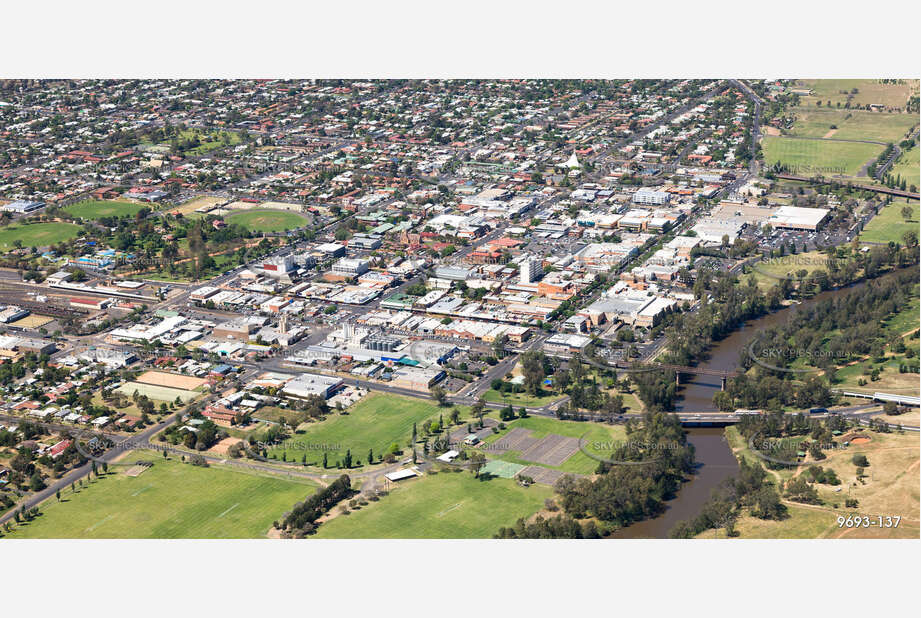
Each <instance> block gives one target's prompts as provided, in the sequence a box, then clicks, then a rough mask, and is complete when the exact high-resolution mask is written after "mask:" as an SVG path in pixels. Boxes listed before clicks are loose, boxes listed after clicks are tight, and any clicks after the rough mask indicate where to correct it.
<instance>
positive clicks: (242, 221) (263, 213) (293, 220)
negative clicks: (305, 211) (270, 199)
mask: <svg viewBox="0 0 921 618" xmlns="http://www.w3.org/2000/svg"><path fill="white" fill-rule="evenodd" d="M224 220H225V221H226V222H227V223H236V224H238V225H242V226H243V227H245V228H246V229H248V230H249V231H251V232H283V231H285V230H293V229H295V228H299V227H303V226H304V225H306V224H307V219H306V218H305V217H303V216H301V215H299V214H297V213H296V212H290V211H287V210H241V211H239V212H235V213H233V214H231V215H227V216H226V217H224Z"/></svg>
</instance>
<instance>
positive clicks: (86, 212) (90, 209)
mask: <svg viewBox="0 0 921 618" xmlns="http://www.w3.org/2000/svg"><path fill="white" fill-rule="evenodd" d="M142 208H145V206H144V205H143V204H133V203H131V202H119V201H110V200H87V201H85V202H78V203H76V204H71V205H70V206H67V207H66V208H64V210H65V211H67V212H68V213H70V214H71V215H73V216H74V217H80V218H81V219H89V220H95V219H102V218H103V217H133V216H134V215H135V214H137V212H138V211H139V210H140V209H142ZM148 208H149V206H148Z"/></svg>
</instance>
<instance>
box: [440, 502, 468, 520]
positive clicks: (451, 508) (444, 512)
mask: <svg viewBox="0 0 921 618" xmlns="http://www.w3.org/2000/svg"><path fill="white" fill-rule="evenodd" d="M463 504H464V503H463V502H458V503H457V504H454V505H451V506H449V507H448V508H446V509H445V510H443V511H442V512H440V513H438V514H436V515H435V517H442V516H444V515H446V514H447V513H450V512H451V511H453V510H454V509H456V508H460V507H461V505H463Z"/></svg>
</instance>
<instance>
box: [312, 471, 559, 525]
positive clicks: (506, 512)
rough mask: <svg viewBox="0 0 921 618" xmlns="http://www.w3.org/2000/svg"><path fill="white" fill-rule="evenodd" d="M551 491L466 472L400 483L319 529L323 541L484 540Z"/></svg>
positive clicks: (539, 504) (525, 513)
mask: <svg viewBox="0 0 921 618" xmlns="http://www.w3.org/2000/svg"><path fill="white" fill-rule="evenodd" d="M552 494H553V491H552V490H551V489H550V488H549V487H543V486H540V485H532V486H531V487H527V488H524V487H520V486H519V485H518V484H517V483H516V482H515V481H514V480H512V479H502V478H494V477H493V478H489V479H488V480H479V479H476V478H474V476H473V474H472V473H471V472H469V471H462V472H441V473H439V474H437V475H426V476H425V477H424V478H421V479H414V480H409V481H403V484H402V485H399V486H397V487H396V488H395V489H393V491H391V492H390V495H388V496H385V497H383V498H381V499H380V501H378V502H371V503H369V504H368V505H367V506H365V507H363V508H362V509H361V510H360V511H353V512H352V513H351V514H349V515H339V516H337V517H336V518H334V519H332V520H330V521H328V522H326V523H324V524H322V525H321V526H320V528H319V533H318V534H317V537H318V538H321V539H323V538H326V539H420V538H421V539H459V538H463V539H484V538H485V539H488V538H492V536H493V535H494V534H495V533H496V532H498V530H499V528H500V527H502V526H511V525H514V523H515V522H516V521H517V520H518V518H519V517H530V516H531V515H532V514H534V513H536V512H537V511H538V510H539V509H541V508H542V507H543V505H544V500H545V499H546V498H549V497H551V495H552Z"/></svg>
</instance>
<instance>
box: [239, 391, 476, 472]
mask: <svg viewBox="0 0 921 618" xmlns="http://www.w3.org/2000/svg"><path fill="white" fill-rule="evenodd" d="M449 413H450V408H439V407H438V406H437V405H436V404H435V403H434V402H433V401H426V400H424V399H414V398H411V397H400V396H398V395H390V394H384V393H370V394H369V395H367V396H365V397H364V398H363V399H362V400H361V401H359V402H358V403H356V404H355V405H353V406H352V407H351V408H349V409H348V414H337V413H335V412H333V413H332V414H330V415H329V416H328V417H327V418H326V419H325V420H322V421H319V422H316V423H312V424H309V425H307V426H306V428H305V429H304V430H303V431H302V432H299V433H297V434H295V435H293V436H291V438H290V439H289V440H288V441H287V442H286V443H285V444H284V445H282V446H279V447H276V448H274V449H272V450H270V451H269V455H275V456H276V457H278V458H280V457H281V456H282V453H286V455H287V459H288V460H289V461H291V460H294V461H301V457H302V456H303V455H305V454H306V455H307V462H308V463H314V464H320V463H321V462H322V460H323V453H324V452H325V453H326V454H327V456H328V459H329V463H330V465H334V464H335V462H336V461H337V460H339V459H340V458H342V457H343V456H344V455H345V452H346V450H347V449H351V451H352V458H353V459H355V460H359V459H360V460H362V461H367V457H368V449H374V457H375V460H376V459H377V458H378V457H380V455H382V454H383V453H384V451H385V450H386V449H387V448H388V447H389V446H390V445H391V444H392V443H394V442H396V443H397V444H398V445H399V446H400V448H401V449H406V448H407V446H406V445H407V442H408V441H409V439H410V437H411V436H412V430H413V423H416V424H417V430H418V435H419V436H420V437H421V435H422V430H421V426H422V422H423V421H424V420H426V419H429V418H434V419H435V420H436V421H437V420H438V415H439V414H443V415H444V420H445V422H446V423H447V422H448V415H449ZM256 415H257V416H258V413H257V414H256ZM468 416H469V414H467V413H466V411H465V413H464V414H462V418H467V417H468ZM302 427H304V426H303V425H302Z"/></svg>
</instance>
